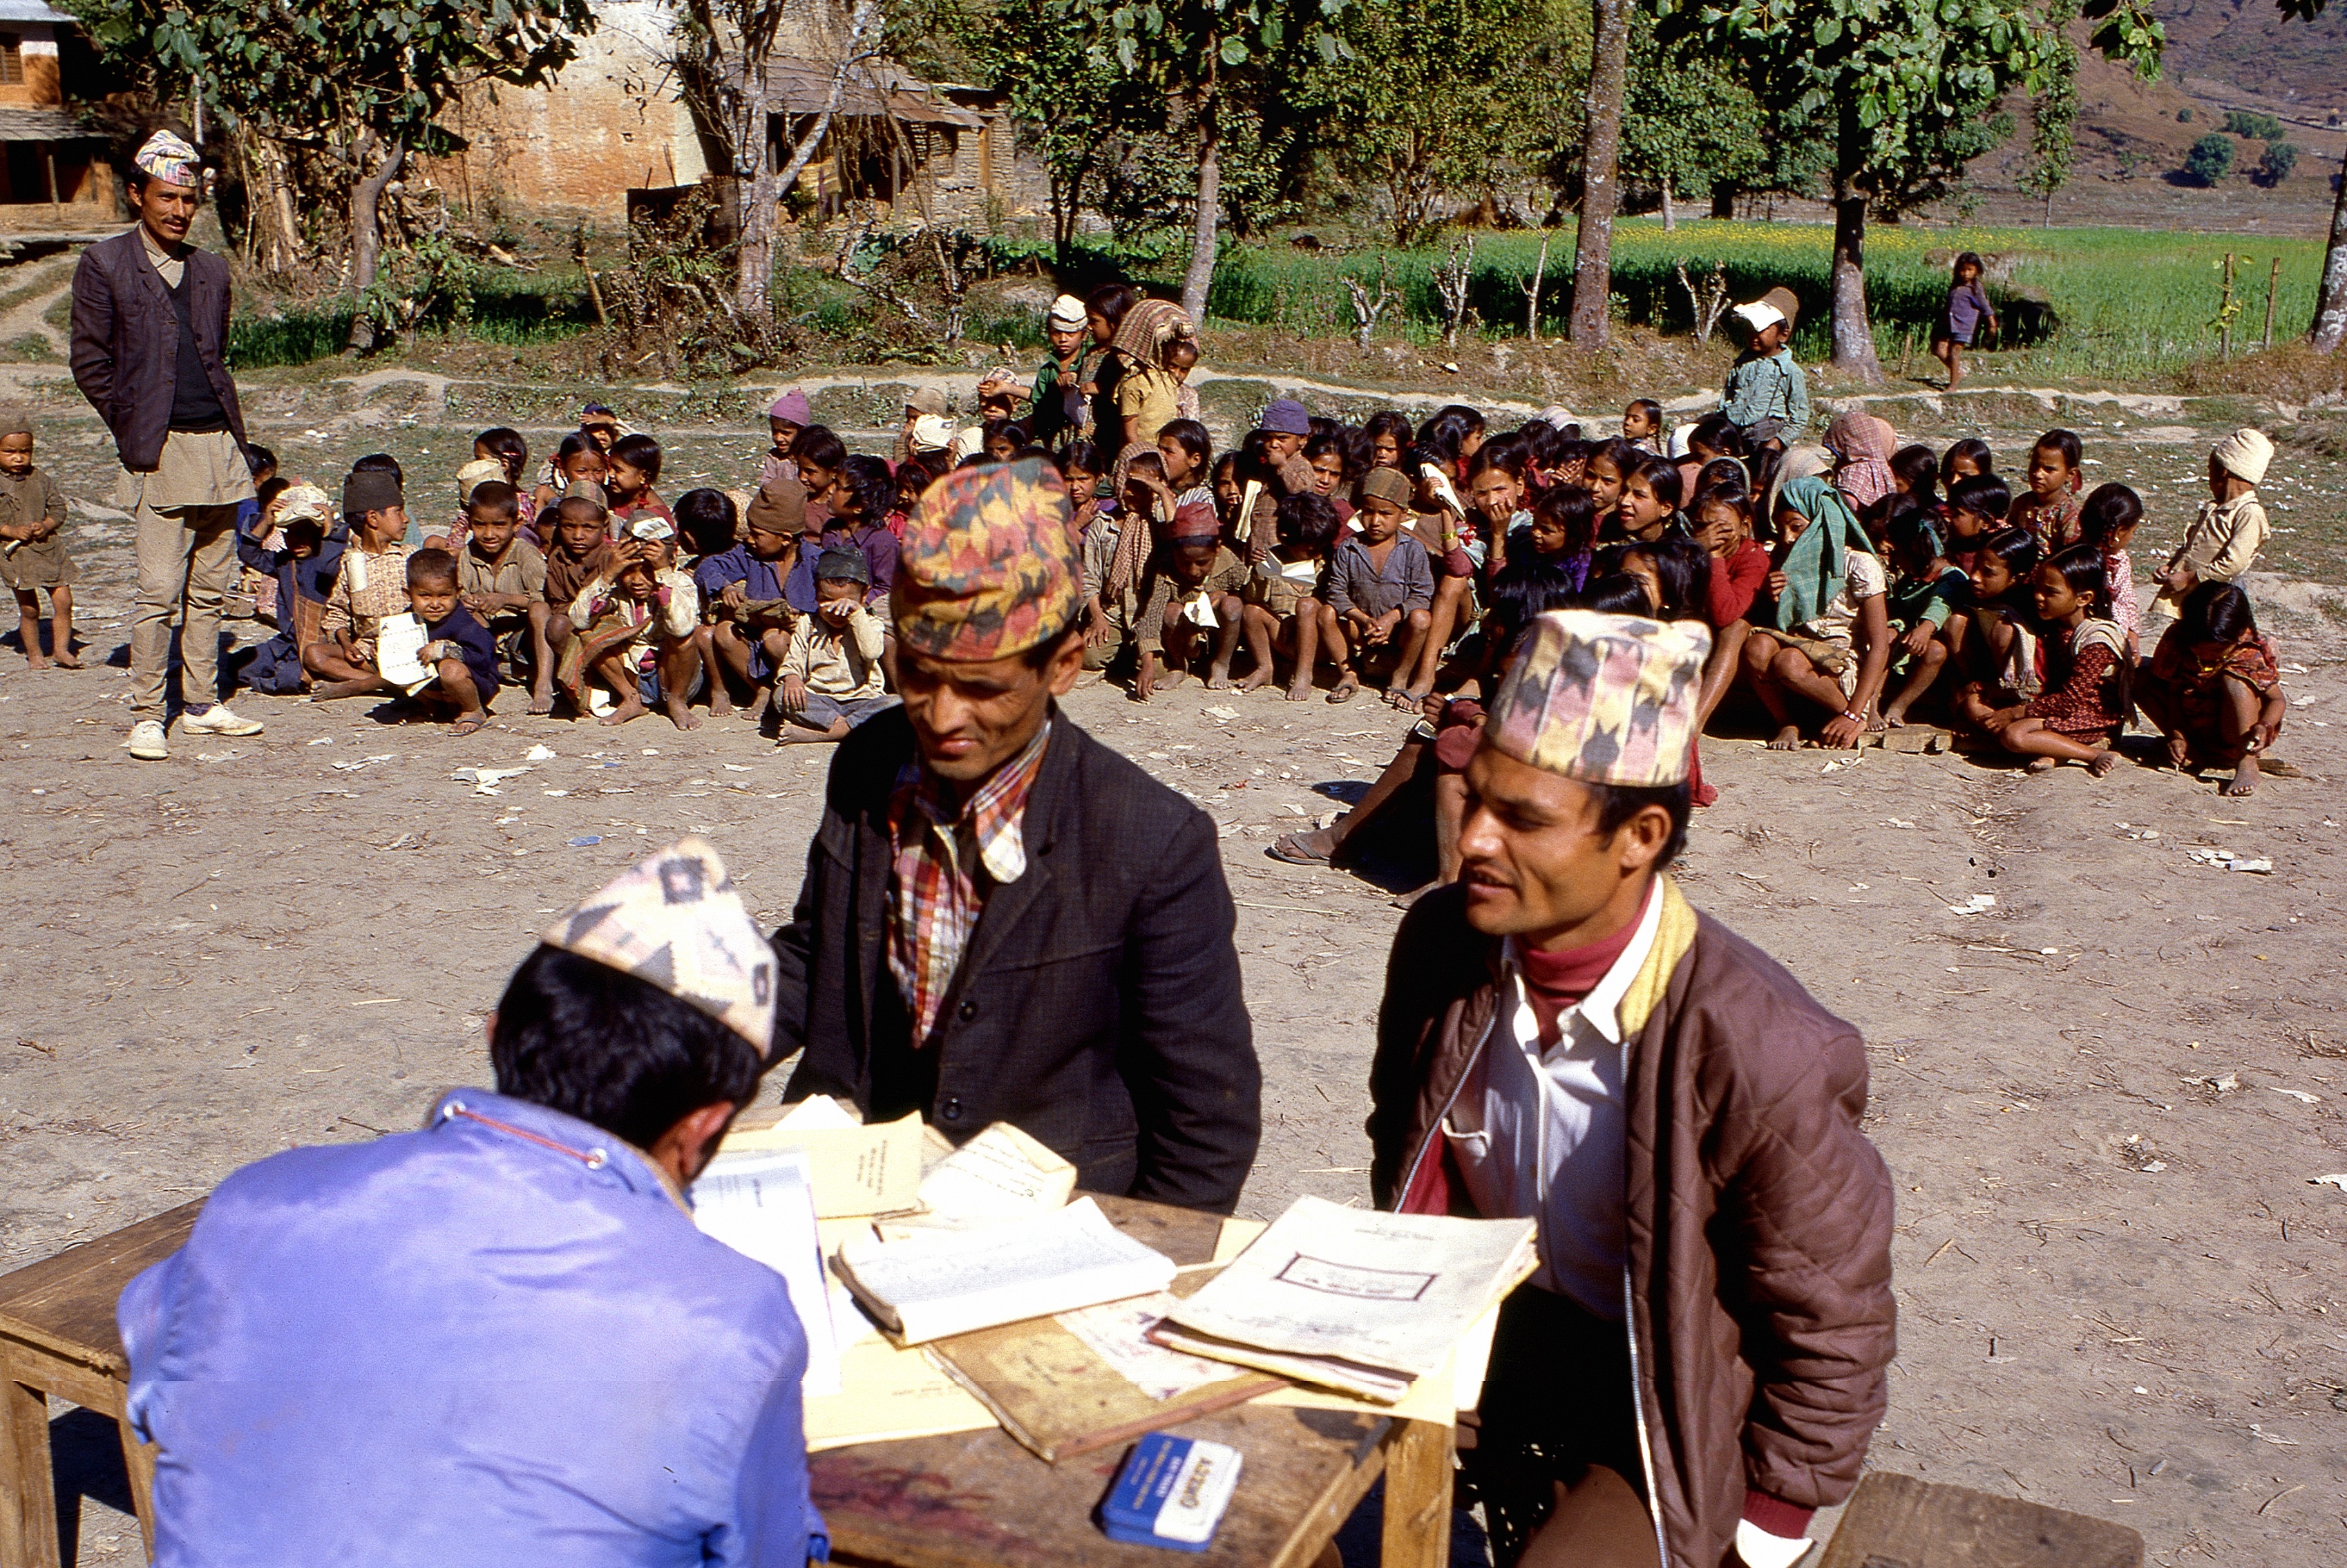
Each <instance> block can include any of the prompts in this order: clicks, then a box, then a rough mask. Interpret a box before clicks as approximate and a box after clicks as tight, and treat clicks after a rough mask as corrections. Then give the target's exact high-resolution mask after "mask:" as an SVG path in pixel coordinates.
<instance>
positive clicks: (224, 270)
mask: <svg viewBox="0 0 2347 1568" xmlns="http://www.w3.org/2000/svg"><path fill="white" fill-rule="evenodd" d="M134 165H135V167H134V168H133V169H132V171H131V174H130V178H129V180H128V186H129V193H130V201H131V205H132V206H134V207H135V208H137V209H138V223H137V224H135V225H134V226H133V227H132V228H131V230H130V231H129V232H128V233H126V234H118V235H116V236H115V237H114V238H113V239H111V240H107V241H101V242H99V243H98V244H96V245H93V246H91V247H90V248H89V249H88V250H87V251H83V252H82V257H81V261H80V262H79V263H78V264H77V265H76V267H75V268H74V280H73V349H72V364H73V377H74V384H75V385H77V386H78V387H80V388H81V391H82V395H83V396H85V397H87V398H88V399H89V401H90V406H92V407H93V408H96V409H97V413H98V417H99V418H101V419H103V420H105V421H106V424H107V428H108V429H109V430H111V431H113V432H114V445H115V449H116V451H117V452H118V453H119V454H120V455H121V458H122V472H121V474H120V476H119V477H118V479H117V481H116V485H115V503H116V504H117V505H118V506H119V507H122V508H123V509H124V510H125V511H127V512H128V513H130V515H131V518H132V526H133V528H134V529H135V530H136V531H135V532H134V534H133V536H132V544H133V546H134V548H136V550H137V552H138V592H137V594H136V596H135V597H134V599H133V600H132V605H131V611H130V716H131V725H130V738H129V740H128V741H127V742H125V743H124V744H125V745H126V746H127V747H128V750H129V752H130V754H131V755H132V756H134V757H137V758H138V759H139V760H140V761H142V762H159V761H161V760H162V759H163V758H165V757H167V756H169V755H170V748H169V745H168V744H167V743H166V742H165V740H164V734H163V726H164V723H165V720H166V717H167V711H166V708H165V705H164V704H165V700H166V692H165V690H164V688H165V682H166V677H167V676H168V674H169V669H170V661H171V620H172V617H173V615H174V613H177V614H179V617H180V620H181V631H180V637H179V660H180V675H179V694H180V701H181V702H182V704H183V712H182V717H181V721H180V728H181V729H182V730H183V731H185V732H186V733H191V734H199V735H257V734H259V733H261V724H260V723H259V722H257V721H255V720H252V719H245V718H240V717H239V716H238V715H236V714H234V713H231V712H229V710H228V708H227V707H226V706H225V705H224V704H221V703H220V702H216V701H215V699H216V698H218V697H219V695H220V600H222V598H223V597H225V595H226V594H227V592H228V585H229V582H230V580H231V578H232V577H233V576H234V575H235V572H236V565H237V561H236V510H237V507H238V506H239V504H240V503H241V502H244V501H248V500H251V498H252V495H253V488H252V470H251V466H250V464H249V461H248V459H247V457H246V455H245V449H244V414H243V411H242V410H241V409H240V408H238V406H237V403H236V383H235V381H234V380H233V379H232V378H231V376H230V375H229V373H228V364H227V362H226V360H224V359H223V358H222V357H221V355H222V354H223V352H224V351H225V350H226V348H227V346H228V318H229V276H228V263H227V262H225V261H221V260H220V258H219V257H218V256H212V255H207V254H206V253H205V252H203V251H199V250H197V249H196V248H195V247H194V246H192V245H190V244H189V243H188V226H189V224H190V222H191V221H192V220H194V218H195V215H196V210H197V208H199V207H200V206H201V205H202V204H203V178H204V177H203V169H202V166H201V165H200V163H199V162H198V161H197V158H196V149H194V148H192V147H190V146H189V145H188V144H187V143H186V142H185V141H182V140H181V139H180V138H179V137H177V136H175V135H173V134H172V133H171V132H169V131H168V130H159V131H157V132H156V133H155V134H154V135H153V136H151V137H149V138H147V142H146V145H145V146H143V147H141V148H140V149H138V157H137V159H135V160H134Z"/></svg>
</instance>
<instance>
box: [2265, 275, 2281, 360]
mask: <svg viewBox="0 0 2347 1568" xmlns="http://www.w3.org/2000/svg"><path fill="white" fill-rule="evenodd" d="M2279 292H2281V258H2280V256H2276V257H2275V258H2274V260H2273V272H2271V273H2270V274H2269V275H2268V276H2267V278H2266V347H2268V348H2271V347H2273V316H2274V295H2276V294H2277V293H2279Z"/></svg>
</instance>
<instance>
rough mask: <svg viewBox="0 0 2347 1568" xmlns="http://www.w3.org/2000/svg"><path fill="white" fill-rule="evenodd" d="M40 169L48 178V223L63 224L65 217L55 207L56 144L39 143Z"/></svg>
mask: <svg viewBox="0 0 2347 1568" xmlns="http://www.w3.org/2000/svg"><path fill="white" fill-rule="evenodd" d="M41 167H42V169H44V170H46V172H47V174H48V177H49V221H50V222H52V223H56V224H63V223H64V222H65V220H66V215H65V213H64V211H63V210H61V209H59V207H58V206H57V144H56V142H53V141H45V142H43V143H41Z"/></svg>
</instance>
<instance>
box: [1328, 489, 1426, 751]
mask: <svg viewBox="0 0 2347 1568" xmlns="http://www.w3.org/2000/svg"><path fill="white" fill-rule="evenodd" d="M1417 494H1418V487H1417V486H1416V485H1414V484H1412V483H1411V482H1410V480H1409V478H1408V477H1405V476H1403V475H1402V474H1400V473H1399V472H1398V471H1396V470H1394V469H1392V468H1372V469H1370V470H1369V471H1368V474H1366V475H1364V476H1363V477H1362V478H1361V509H1360V510H1359V511H1358V512H1357V513H1355V514H1354V519H1353V520H1354V521H1356V522H1358V523H1359V524H1360V526H1361V531H1360V532H1359V533H1358V534H1352V535H1348V536H1347V537H1346V538H1344V539H1343V540H1342V541H1341V542H1340V543H1339V544H1338V545H1337V553H1336V556H1335V558H1334V559H1332V560H1331V561H1330V562H1329V566H1328V579H1327V583H1328V588H1327V593H1328V605H1329V608H1330V609H1332V610H1335V611H1336V612H1337V623H1338V625H1339V627H1340V628H1341V629H1342V630H1343V631H1344V633H1345V638H1346V641H1347V643H1348V646H1349V647H1351V648H1352V649H1354V650H1355V651H1356V653H1357V659H1356V662H1357V665H1358V668H1359V669H1360V672H1361V673H1363V674H1367V673H1368V663H1369V661H1370V660H1371V659H1372V658H1382V657H1384V656H1392V663H1391V665H1390V666H1389V685H1388V686H1387V688H1386V701H1387V702H1389V703H1390V704H1392V705H1393V706H1395V707H1397V708H1399V707H1401V706H1403V705H1404V699H1405V698H1406V697H1407V696H1408V689H1407V687H1406V686H1404V685H1403V684H1400V682H1406V681H1408V679H1409V674H1410V672H1411V671H1413V670H1415V669H1416V668H1417V667H1418V664H1419V659H1420V656H1421V655H1422V654H1423V653H1424V651H1425V648H1426V644H1427V641H1428V637H1427V630H1428V628H1429V627H1430V625H1431V624H1432V623H1433V604H1434V568H1433V565H1432V563H1431V562H1430V561H1429V560H1428V559H1427V553H1426V547H1425V546H1424V545H1422V544H1420V543H1419V541H1418V540H1417V539H1415V538H1409V537H1408V536H1407V535H1404V534H1403V533H1402V532H1401V525H1402V520H1403V518H1406V517H1407V516H1408V515H1409V507H1410V503H1411V501H1412V500H1413V499H1414V498H1415V497H1416V496H1417ZM1355 690H1358V686H1356V687H1354V688H1350V689H1348V688H1343V687H1340V688H1339V689H1338V690H1337V691H1333V692H1329V693H1328V701H1330V702H1346V701H1348V699H1350V698H1351V696H1352V695H1353V692H1354V691H1355Z"/></svg>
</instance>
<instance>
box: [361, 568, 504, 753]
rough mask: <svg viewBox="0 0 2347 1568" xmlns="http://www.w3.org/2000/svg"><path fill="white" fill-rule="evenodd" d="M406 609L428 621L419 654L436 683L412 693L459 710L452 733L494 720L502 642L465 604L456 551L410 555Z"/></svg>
mask: <svg viewBox="0 0 2347 1568" xmlns="http://www.w3.org/2000/svg"><path fill="white" fill-rule="evenodd" d="M507 543H508V544H510V543H511V536H510V535H508V536H507ZM407 613H408V614H410V615H412V616H414V617H415V619H416V620H420V621H422V622H423V623H424V634H425V638H426V639H428V641H425V644H424V646H423V647H422V648H421V649H419V650H418V651H416V655H415V657H416V661H417V662H419V663H421V664H422V665H423V666H424V668H425V669H426V670H429V671H432V675H433V684H431V685H429V686H426V687H425V688H424V689H423V690H422V691H420V692H411V693H409V695H411V696H412V697H413V698H414V699H415V701H416V702H419V703H421V704H423V705H424V706H425V707H427V708H431V709H435V710H440V711H446V710H450V709H453V710H455V712H456V722H455V723H454V724H453V725H452V726H451V727H450V729H449V731H448V733H450V734H452V735H469V734H471V733H473V732H474V731H476V730H477V729H479V728H480V727H481V726H482V725H484V724H486V723H488V722H489V711H488V705H489V700H490V699H491V698H492V697H495V696H496V695H497V643H496V642H495V641H492V640H491V638H490V636H489V631H488V628H487V627H486V626H483V625H482V624H481V622H480V620H479V619H478V618H477V617H476V616H475V615H474V614H473V612H472V611H471V610H467V609H466V608H465V604H464V600H463V597H462V595H461V593H460V591H459V589H458V588H457V585H456V557H455V556H452V555H450V554H449V553H448V552H447V551H446V550H435V549H424V550H417V551H416V552H415V554H414V555H412V556H409V557H408V558H407ZM384 684H385V685H386V686H388V685H389V684H390V683H389V682H384Z"/></svg>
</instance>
